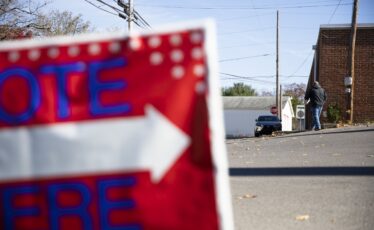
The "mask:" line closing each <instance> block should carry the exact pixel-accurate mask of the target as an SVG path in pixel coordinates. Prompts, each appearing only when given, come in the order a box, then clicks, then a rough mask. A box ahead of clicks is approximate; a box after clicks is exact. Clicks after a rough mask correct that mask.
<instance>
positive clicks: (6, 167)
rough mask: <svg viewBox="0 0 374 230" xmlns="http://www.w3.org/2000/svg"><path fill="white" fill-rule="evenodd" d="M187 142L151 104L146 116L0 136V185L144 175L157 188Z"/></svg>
mask: <svg viewBox="0 0 374 230" xmlns="http://www.w3.org/2000/svg"><path fill="white" fill-rule="evenodd" d="M190 142H191V140H190V137H189V136H188V135H186V134H185V133H184V132H183V131H182V130H180V129H179V128H178V127H177V126H175V125H174V124H173V123H171V122H170V121H169V120H168V119H167V118H166V117H165V116H163V115H162V114H161V113H160V112H159V111H157V109H155V108H154V107H153V106H151V105H147V106H146V107H145V116H138V117H127V118H113V119H103V120H94V121H83V122H74V123H58V124H54V125H43V126H36V127H28V128H27V127H21V128H10V129H3V130H1V131H0V180H9V179H17V178H30V177H39V176H52V175H69V174H79V173H92V172H110V171H118V170H122V171H123V170H126V171H132V170H136V171H139V170H147V171H150V173H151V177H152V181H153V182H155V183H157V182H158V181H159V180H160V179H162V177H163V175H164V174H165V173H166V172H167V171H168V169H169V168H170V167H171V166H172V165H173V163H174V162H175V161H176V160H177V158H178V157H179V156H180V155H181V154H182V152H183V151H184V150H185V149H186V148H187V147H188V146H189V144H190Z"/></svg>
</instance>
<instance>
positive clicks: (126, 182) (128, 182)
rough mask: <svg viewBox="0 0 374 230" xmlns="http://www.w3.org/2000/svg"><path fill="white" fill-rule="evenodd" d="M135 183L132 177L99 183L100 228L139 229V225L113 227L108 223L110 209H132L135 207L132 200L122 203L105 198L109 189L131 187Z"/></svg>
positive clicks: (112, 229) (113, 229)
mask: <svg viewBox="0 0 374 230" xmlns="http://www.w3.org/2000/svg"><path fill="white" fill-rule="evenodd" d="M135 183H136V180H135V178H134V177H129V178H126V179H113V180H104V181H100V182H99V185H98V187H99V204H100V206H99V208H100V222H101V228H102V229H107V230H118V229H121V230H122V229H123V230H139V229H141V227H140V225H139V224H126V225H121V226H113V224H110V222H109V213H110V211H111V210H112V209H122V210H123V209H125V210H126V209H133V208H134V207H135V201H134V200H132V199H127V200H122V201H110V200H109V199H108V198H107V194H106V193H107V190H108V189H110V188H118V187H133V186H134V185H135Z"/></svg>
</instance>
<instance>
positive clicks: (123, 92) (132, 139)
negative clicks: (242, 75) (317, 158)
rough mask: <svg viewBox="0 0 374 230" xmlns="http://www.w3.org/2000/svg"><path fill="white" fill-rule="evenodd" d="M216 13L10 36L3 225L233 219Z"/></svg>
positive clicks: (1, 103)
mask: <svg viewBox="0 0 374 230" xmlns="http://www.w3.org/2000/svg"><path fill="white" fill-rule="evenodd" d="M214 59H215V54H214V36H213V32H212V28H211V25H210V23H202V24H200V25H196V26H195V25H190V26H184V27H179V29H178V27H177V28H176V29H164V30H159V31H156V32H145V33H140V34H132V35H131V36H125V35H118V34H117V35H99V36H94V35H89V36H80V37H62V38H50V39H46V40H28V41H16V42H9V43H2V44H0V229H6V230H10V229H69V230H71V229H84V230H86V229H230V228H232V222H231V218H232V216H231V209H230V206H231V205H230V203H231V202H230V195H229V193H228V190H229V189H228V179H227V165H226V159H225V158H226V155H225V146H224V139H223V136H224V135H223V130H222V129H223V128H222V112H221V109H220V100H219V97H218V95H219V87H217V82H216V81H217V78H215V77H216V76H217V72H216V71H217V70H216V69H215V65H214V64H215V61H214Z"/></svg>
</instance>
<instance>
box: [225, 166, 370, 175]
mask: <svg viewBox="0 0 374 230" xmlns="http://www.w3.org/2000/svg"><path fill="white" fill-rule="evenodd" d="M229 175H230V176H374V167H289V168H286V167H283V168H276V167H270V168H230V169H229Z"/></svg>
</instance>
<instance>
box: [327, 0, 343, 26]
mask: <svg viewBox="0 0 374 230" xmlns="http://www.w3.org/2000/svg"><path fill="white" fill-rule="evenodd" d="M341 2H342V0H339V3H338V5H336V7H335V9H334V12H333V13H332V15H331V16H330V19H329V22H328V23H327V24H330V22H331V19H332V18H333V17H334V15H335V12H336V10H337V9H338V8H339V6H340V3H341Z"/></svg>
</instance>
